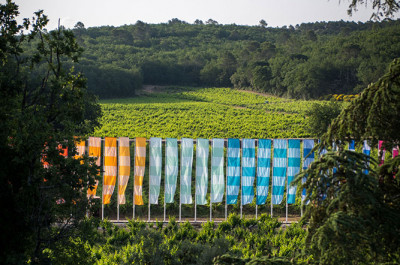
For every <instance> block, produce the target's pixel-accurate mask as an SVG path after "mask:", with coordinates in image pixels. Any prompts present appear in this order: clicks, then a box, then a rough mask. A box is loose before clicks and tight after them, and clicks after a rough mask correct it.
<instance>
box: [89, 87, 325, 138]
mask: <svg viewBox="0 0 400 265" xmlns="http://www.w3.org/2000/svg"><path fill="white" fill-rule="evenodd" d="M313 102H316V101H304V100H288V99H284V98H279V97H274V96H270V95H269V96H268V95H265V94H260V93H251V92H249V91H238V90H234V89H230V88H202V89H195V88H180V89H178V88H164V89H162V90H161V91H159V92H156V93H148V92H147V93H142V95H140V96H138V97H135V98H126V99H113V100H102V101H101V106H102V110H103V113H104V115H103V118H102V121H101V122H102V127H101V128H98V129H97V130H96V132H95V133H94V135H96V136H129V137H132V138H133V137H146V138H150V137H162V138H167V137H176V138H182V137H190V138H214V137H215V138H302V137H309V136H310V135H309V133H308V132H307V122H306V119H305V111H306V110H307V109H308V108H309V107H310V106H311V105H312V104H311V103H313ZM320 104H324V103H320Z"/></svg>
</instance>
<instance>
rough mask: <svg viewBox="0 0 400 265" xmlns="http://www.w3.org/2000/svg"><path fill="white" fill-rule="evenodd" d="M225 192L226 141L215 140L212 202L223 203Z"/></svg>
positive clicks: (213, 147)
mask: <svg viewBox="0 0 400 265" xmlns="http://www.w3.org/2000/svg"><path fill="white" fill-rule="evenodd" d="M224 191H225V181H224V139H213V140H212V159H211V202H212V203H218V202H222V198H223V197H224Z"/></svg>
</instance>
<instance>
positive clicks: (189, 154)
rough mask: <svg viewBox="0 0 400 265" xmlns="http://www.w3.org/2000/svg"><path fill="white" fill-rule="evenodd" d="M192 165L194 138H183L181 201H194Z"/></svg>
mask: <svg viewBox="0 0 400 265" xmlns="http://www.w3.org/2000/svg"><path fill="white" fill-rule="evenodd" d="M192 167H193V139H190V138H182V140H181V182H180V183H181V188H180V203H181V204H191V203H193V202H192Z"/></svg>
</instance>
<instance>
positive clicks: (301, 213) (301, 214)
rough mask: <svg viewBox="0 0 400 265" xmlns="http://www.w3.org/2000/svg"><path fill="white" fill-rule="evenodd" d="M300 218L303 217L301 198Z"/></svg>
mask: <svg viewBox="0 0 400 265" xmlns="http://www.w3.org/2000/svg"><path fill="white" fill-rule="evenodd" d="M300 216H301V217H303V198H301V205H300Z"/></svg>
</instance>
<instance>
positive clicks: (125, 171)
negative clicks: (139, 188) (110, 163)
mask: <svg viewBox="0 0 400 265" xmlns="http://www.w3.org/2000/svg"><path fill="white" fill-rule="evenodd" d="M118 151H119V153H118V154H119V163H118V169H119V170H118V203H119V204H125V190H126V186H127V185H128V181H129V176H130V174H131V154H130V150H129V138H128V137H119V148H118Z"/></svg>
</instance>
